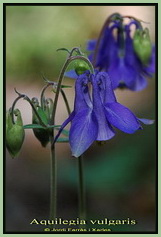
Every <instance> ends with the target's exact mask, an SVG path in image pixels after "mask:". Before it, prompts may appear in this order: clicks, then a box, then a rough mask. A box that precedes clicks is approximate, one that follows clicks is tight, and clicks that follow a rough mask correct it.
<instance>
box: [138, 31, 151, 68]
mask: <svg viewBox="0 0 161 237" xmlns="http://www.w3.org/2000/svg"><path fill="white" fill-rule="evenodd" d="M133 46H134V51H135V53H136V54H137V56H138V58H139V59H140V60H141V62H142V63H143V64H145V65H147V64H148V62H149V60H150V57H151V53H152V44H151V40H150V35H149V30H148V28H145V30H141V29H137V30H136V31H135V34H134V38H133Z"/></svg>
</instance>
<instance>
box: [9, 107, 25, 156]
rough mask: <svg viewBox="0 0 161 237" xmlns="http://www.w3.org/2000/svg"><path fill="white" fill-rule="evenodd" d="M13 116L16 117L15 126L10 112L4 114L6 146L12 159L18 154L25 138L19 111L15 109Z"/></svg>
mask: <svg viewBox="0 0 161 237" xmlns="http://www.w3.org/2000/svg"><path fill="white" fill-rule="evenodd" d="M14 115H15V116H16V117H17V119H16V121H15V124H13V122H12V115H11V110H9V111H8V112H7V113H6V146H7V149H8V151H9V153H10V155H11V156H12V157H13V158H14V157H15V156H17V155H18V154H19V152H20V149H21V147H22V144H23V141H24V137H25V130H24V128H23V121H22V117H21V113H20V111H19V110H18V109H16V110H15V111H14Z"/></svg>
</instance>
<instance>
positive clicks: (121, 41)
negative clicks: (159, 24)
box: [87, 19, 155, 91]
mask: <svg viewBox="0 0 161 237" xmlns="http://www.w3.org/2000/svg"><path fill="white" fill-rule="evenodd" d="M132 25H135V27H136V29H135V31H137V32H139V31H140V32H141V33H140V34H138V35H137V36H136V37H135V38H137V37H139V36H140V37H142V41H141V40H140V41H139V40H137V42H136V40H135V42H136V43H135V45H137V46H136V47H139V49H138V50H137V51H136V49H137V48H136V47H134V39H133V38H132V36H131V26H132ZM114 30H115V31H116V32H114ZM145 40H146V42H148V40H149V42H148V48H146V47H147V44H146V43H145V44H144V42H145ZM140 42H143V44H142V47H140ZM149 46H150V50H149ZM87 50H88V51H91V54H90V55H89V59H90V60H91V62H92V63H93V64H94V66H95V67H96V68H98V69H99V71H106V72H108V74H109V76H110V78H111V82H112V87H113V89H116V88H117V87H127V88H129V89H130V90H133V91H140V90H142V89H144V88H145V87H146V86H147V80H146V77H152V76H153V74H154V72H155V47H154V46H152V45H151V42H150V37H149V32H148V30H147V28H146V30H145V31H144V30H143V29H142V26H141V24H140V22H138V21H137V20H133V19H132V20H130V23H128V24H126V25H124V24H123V21H122V20H113V21H111V22H110V24H108V25H107V26H106V27H105V29H104V30H103V32H102V33H101V38H100V40H99V43H98V41H97V40H90V41H89V42H88V44H87ZM140 50H142V51H143V53H144V52H147V51H148V54H147V53H146V54H144V55H145V57H147V58H146V60H141V56H142V58H143V56H144V55H143V54H142V55H140V54H139V51H140ZM145 61H146V63H145Z"/></svg>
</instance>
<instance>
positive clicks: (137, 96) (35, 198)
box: [5, 6, 156, 232]
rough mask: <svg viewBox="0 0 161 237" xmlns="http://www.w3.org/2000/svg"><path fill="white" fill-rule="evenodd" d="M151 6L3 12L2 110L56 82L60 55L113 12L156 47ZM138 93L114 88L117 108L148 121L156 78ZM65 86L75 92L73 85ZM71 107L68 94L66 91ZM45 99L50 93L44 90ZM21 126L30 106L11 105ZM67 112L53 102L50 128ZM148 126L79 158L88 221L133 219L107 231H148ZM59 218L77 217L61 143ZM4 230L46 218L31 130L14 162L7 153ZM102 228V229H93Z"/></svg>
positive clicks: (45, 176) (151, 222) (46, 157)
mask: <svg viewBox="0 0 161 237" xmlns="http://www.w3.org/2000/svg"><path fill="white" fill-rule="evenodd" d="M154 10H155V9H154V7H153V6H7V11H6V46H7V47H6V50H7V51H6V66H7V70H6V75H7V77H6V102H7V109H8V108H9V107H10V106H11V105H12V102H13V100H14V99H15V98H16V94H15V92H14V88H15V87H16V88H17V90H18V91H20V92H22V93H25V94H27V95H28V96H29V97H33V96H36V97H38V96H39V94H40V90H41V88H42V87H43V86H44V82H43V80H42V77H41V73H44V74H45V76H46V77H47V78H48V79H49V80H53V81H54V80H57V77H58V75H59V71H60V69H61V67H62V65H63V63H64V61H65V58H66V53H65V52H56V49H58V48H62V47H66V48H69V49H71V48H72V47H75V46H81V48H82V51H83V50H85V44H86V42H87V40H88V39H92V38H97V37H98V35H99V32H100V30H101V27H102V25H103V23H104V21H105V19H106V18H107V17H108V16H109V15H110V14H112V13H114V12H119V13H121V14H123V15H132V16H135V17H137V18H139V19H142V20H144V21H146V22H149V23H150V24H145V23H143V26H144V27H145V26H146V27H148V28H149V29H150V34H151V39H152V42H154V41H155V37H154V35H155V12H154ZM148 83H149V85H148V87H147V88H146V89H145V90H144V91H141V92H131V91H128V90H118V89H117V90H116V96H117V99H118V102H120V103H122V104H123V105H125V106H127V107H128V108H130V109H131V110H132V111H133V112H134V113H135V114H136V116H138V117H139V118H143V117H144V118H150V119H155V103H156V101H155V97H156V91H155V78H153V79H148ZM65 84H67V85H72V86H74V80H73V79H67V78H66V79H65ZM65 90H66V94H67V96H68V98H69V101H70V105H71V108H72V107H73V98H74V90H73V88H70V89H69V88H68V89H65ZM47 94H48V96H54V94H53V93H52V92H51V91H50V90H48V92H47ZM17 105H18V108H19V109H20V110H21V112H22V115H23V120H24V124H28V123H31V109H30V106H29V105H28V104H27V103H26V102H25V101H23V100H21V101H20V102H18V104H17ZM66 117H67V113H66V110H65V106H64V104H63V100H62V98H61V97H60V98H59V104H58V111H57V123H58V124H61V123H62V122H63V121H64V120H65V118H66ZM155 126H156V124H154V125H151V126H144V129H143V130H141V131H137V132H136V133H135V134H132V135H129V134H125V133H122V132H120V131H117V134H116V136H115V137H114V138H113V139H111V140H109V141H108V142H107V143H106V144H105V145H103V146H98V145H97V144H96V143H94V144H93V145H92V146H91V147H90V148H89V149H88V150H87V151H86V152H85V154H84V173H85V183H86V197H87V218H88V219H104V218H109V219H127V218H128V217H129V218H131V219H135V220H136V221H137V225H134V226H132V225H122V226H120V225H117V226H111V228H112V230H113V231H123V232H126V231H132V232H135V231H143V232H146V231H147V232H148V231H155V224H156V222H155V216H156V214H155V205H156V203H155V198H156V197H155V192H156V190H155V185H156V180H155V177H156V168H155V166H156V148H155V147H156V134H155ZM56 149H57V151H56V153H57V159H58V215H57V216H58V217H61V218H63V219H76V218H77V217H78V199H77V183H78V173H77V168H78V167H77V166H78V164H77V159H76V158H72V157H71V151H70V147H69V145H68V144H65V143H63V144H57V146H56ZM5 179H6V195H5V202H6V222H5V223H6V231H11V232H29V231H30V232H36V231H43V227H42V226H36V225H30V224H29V223H30V222H31V221H32V220H33V219H34V218H37V219H39V220H42V219H48V218H49V217H48V216H49V195H50V150H49V146H48V147H47V148H46V149H44V148H43V147H41V146H40V143H39V142H38V141H37V140H36V138H35V136H34V135H33V132H32V130H26V136H25V142H24V144H23V147H22V150H21V153H20V155H19V157H18V158H15V159H11V157H10V155H9V154H8V152H6V177H5ZM63 227H64V226H63ZM99 227H105V228H107V226H104V225H102V226H99Z"/></svg>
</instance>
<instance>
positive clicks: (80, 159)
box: [78, 156, 86, 220]
mask: <svg viewBox="0 0 161 237" xmlns="http://www.w3.org/2000/svg"><path fill="white" fill-rule="evenodd" d="M78 172H79V186H78V198H79V218H80V220H85V218H86V205H85V186H84V177H83V156H79V157H78Z"/></svg>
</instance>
